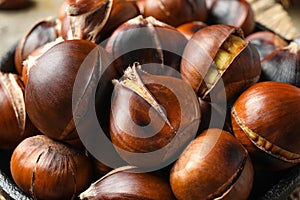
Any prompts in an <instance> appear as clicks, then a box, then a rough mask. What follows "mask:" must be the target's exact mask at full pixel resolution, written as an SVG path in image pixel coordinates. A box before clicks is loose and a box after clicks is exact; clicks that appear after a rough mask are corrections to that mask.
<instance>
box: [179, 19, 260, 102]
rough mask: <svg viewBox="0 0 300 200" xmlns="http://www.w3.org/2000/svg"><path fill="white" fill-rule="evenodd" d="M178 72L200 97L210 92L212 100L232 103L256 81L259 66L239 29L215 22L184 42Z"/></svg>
mask: <svg viewBox="0 0 300 200" xmlns="http://www.w3.org/2000/svg"><path fill="white" fill-rule="evenodd" d="M180 72H181V74H182V77H183V79H184V80H185V81H186V82H187V83H189V84H190V85H191V86H192V87H193V88H194V90H195V91H196V92H197V94H198V96H199V97H201V98H202V99H209V98H210V95H211V94H213V95H215V96H216V97H215V98H214V101H215V102H224V101H226V100H227V102H233V101H234V100H235V98H236V97H237V96H238V95H239V94H240V93H241V92H242V91H243V90H245V89H246V88H248V87H249V86H251V85H252V84H254V83H256V82H257V81H258V80H259V77H260V74H261V65H260V59H259V54H258V52H257V50H256V48H255V47H254V46H253V45H252V44H251V43H248V42H247V41H245V40H244V38H243V32H242V30H241V29H240V28H235V27H233V26H229V25H224V24H219V25H211V26H207V27H204V28H203V29H200V30H199V31H198V32H196V33H195V34H194V35H193V37H192V38H191V39H190V40H189V41H188V43H187V45H186V47H185V49H184V52H183V56H182V60H181V66H180ZM224 88H225V92H226V97H224V96H225V95H223V94H224V93H222V91H224Z"/></svg>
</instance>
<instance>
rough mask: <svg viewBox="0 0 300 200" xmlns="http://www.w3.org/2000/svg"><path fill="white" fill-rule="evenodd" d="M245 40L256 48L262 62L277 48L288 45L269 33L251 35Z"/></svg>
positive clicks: (262, 32)
mask: <svg viewBox="0 0 300 200" xmlns="http://www.w3.org/2000/svg"><path fill="white" fill-rule="evenodd" d="M246 40H247V41H249V42H251V43H252V44H253V45H254V46H255V47H256V48H257V51H258V53H259V56H260V60H263V59H264V58H265V57H266V56H267V55H269V54H270V53H272V52H273V51H274V50H276V49H277V48H283V47H285V46H287V45H288V43H287V42H286V41H285V40H284V39H283V38H281V37H280V36H279V35H276V34H275V33H272V32H270V31H259V32H255V33H252V34H250V35H248V36H247V37H246Z"/></svg>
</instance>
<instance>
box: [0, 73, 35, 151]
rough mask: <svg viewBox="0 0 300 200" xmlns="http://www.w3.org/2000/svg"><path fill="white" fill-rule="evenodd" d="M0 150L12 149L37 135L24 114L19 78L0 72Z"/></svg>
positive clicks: (21, 85)
mask: <svg viewBox="0 0 300 200" xmlns="http://www.w3.org/2000/svg"><path fill="white" fill-rule="evenodd" d="M0 113H1V115H0V149H13V148H15V147H16V146H17V145H18V144H19V143H20V142H21V141H22V140H23V139H25V138H27V137H30V136H33V135H35V134H37V133H38V131H37V130H36V129H35V127H34V126H33V125H32V123H31V121H30V120H29V118H28V116H27V114H26V108H25V102H24V85H23V83H22V80H21V79H20V77H19V76H17V75H16V74H12V73H2V72H0Z"/></svg>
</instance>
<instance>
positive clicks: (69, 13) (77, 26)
mask: <svg viewBox="0 0 300 200" xmlns="http://www.w3.org/2000/svg"><path fill="white" fill-rule="evenodd" d="M137 15H139V9H138V7H137V6H136V4H135V3H134V2H133V1H129V0H114V1H112V0H105V1H97V2H94V1H89V0H80V1H72V0H66V1H65V2H64V3H63V4H62V5H61V9H60V12H59V16H60V19H61V21H62V35H63V38H65V39H85V40H90V41H92V42H96V43H100V42H102V41H103V40H104V39H106V38H108V37H109V36H110V34H111V33H112V32H113V30H114V29H116V28H117V27H118V26H119V25H120V24H122V23H123V22H125V21H127V20H129V19H131V18H133V17H135V16H137Z"/></svg>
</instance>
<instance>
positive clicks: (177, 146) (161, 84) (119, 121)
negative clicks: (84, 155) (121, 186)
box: [110, 63, 201, 169]
mask: <svg viewBox="0 0 300 200" xmlns="http://www.w3.org/2000/svg"><path fill="white" fill-rule="evenodd" d="M114 84H115V88H114V93H113V96H112V105H111V115H110V136H111V140H112V143H113V144H114V146H115V148H116V150H117V152H118V153H119V154H120V156H121V157H122V158H123V159H124V160H125V161H126V162H128V163H129V164H130V165H135V166H138V167H140V168H146V169H148V168H155V169H156V168H157V167H161V166H166V165H165V164H170V162H172V161H174V160H175V159H176V158H177V155H178V154H179V153H180V152H181V150H182V149H183V148H185V145H186V144H187V143H189V142H190V141H191V140H192V139H193V138H194V137H195V135H196V133H197V130H198V127H199V123H200V118H201V113H200V109H199V103H198V99H197V97H196V94H195V93H194V91H193V89H192V88H191V87H190V86H189V85H188V84H186V83H185V82H184V81H183V80H181V79H178V78H175V77H171V76H162V75H152V74H150V73H147V72H145V71H143V70H141V68H140V66H139V65H138V64H137V63H135V65H133V66H132V67H129V68H127V70H126V71H125V75H124V79H122V80H121V81H118V80H115V81H114Z"/></svg>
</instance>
